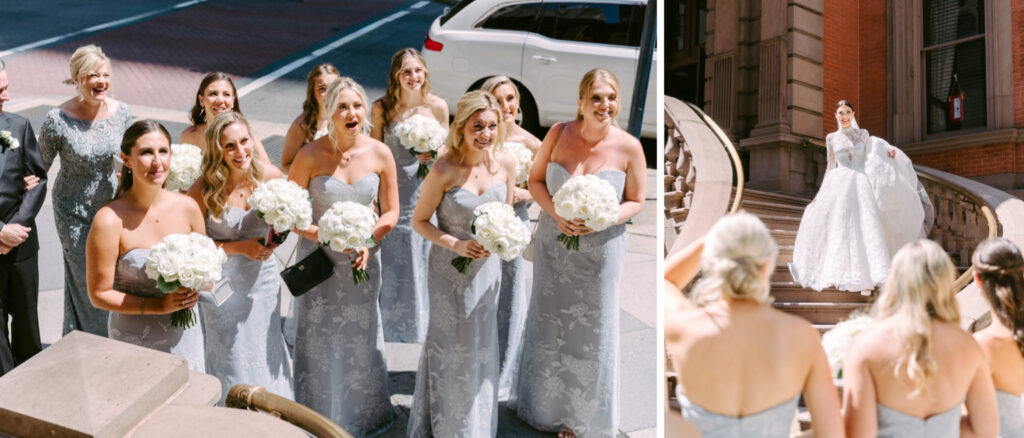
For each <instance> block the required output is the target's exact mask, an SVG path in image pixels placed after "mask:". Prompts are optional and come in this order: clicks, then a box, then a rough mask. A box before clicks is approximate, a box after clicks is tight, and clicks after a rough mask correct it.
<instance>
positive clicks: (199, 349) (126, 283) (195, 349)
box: [107, 248, 206, 373]
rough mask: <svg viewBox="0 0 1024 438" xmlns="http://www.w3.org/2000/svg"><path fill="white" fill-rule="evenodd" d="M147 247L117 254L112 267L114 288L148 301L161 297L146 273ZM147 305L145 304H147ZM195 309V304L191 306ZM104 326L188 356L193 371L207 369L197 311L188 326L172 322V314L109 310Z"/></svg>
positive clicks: (115, 335)
mask: <svg viewBox="0 0 1024 438" xmlns="http://www.w3.org/2000/svg"><path fill="white" fill-rule="evenodd" d="M148 256H149V250H148V249H143V248H136V249H133V250H130V251H128V252H126V253H124V254H122V255H121V256H120V257H118V258H117V265H115V267H114V290H116V291H120V292H124V293H126V294H130V295H135V296H138V297H144V298H153V299H154V300H152V301H151V300H146V302H147V303H154V305H155V299H156V298H160V297H163V295H164V293H163V292H161V291H160V289H157V287H156V281H155V280H150V279H149V277H147V276H146V257H148ZM147 307H148V306H147ZM192 311H193V312H194V311H195V308H193V309H192ZM108 314H109V320H108V321H107V328H108V329H109V331H110V339H116V340H118V341H124V342H127V343H129V344H135V345H139V346H143V347H146V348H152V349H154V350H159V351H163V352H166V353H171V354H175V355H178V356H181V357H183V358H185V359H186V360H188V367H189V369H191V370H192V371H198V372H201V373H202V372H206V363H205V359H204V353H203V330H202V328H201V326H202V323H201V322H200V318H199V315H196V324H195V325H193V326H192V327H190V328H188V329H184V328H182V327H175V326H173V325H171V315H170V314H164V315H149V314H146V315H132V314H126V313H118V312H108Z"/></svg>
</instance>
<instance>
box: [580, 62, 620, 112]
mask: <svg viewBox="0 0 1024 438" xmlns="http://www.w3.org/2000/svg"><path fill="white" fill-rule="evenodd" d="M598 80H604V81H607V82H608V84H609V85H611V86H612V89H613V90H615V101H616V102H619V103H620V104H621V102H622V96H620V95H619V78H617V77H615V73H612V72H610V71H608V70H605V69H603V68H595V69H592V70H590V71H588V72H586V73H585V74H584V75H583V79H581V80H580V100H581V101H582V102H581V103H580V105H579V106H577V108H576V120H583V102H586V101H587V98H589V97H590V89H591V88H592V87H593V86H594V82H597V81H598ZM620 109H621V108H619V105H616V106H615V114H612V123H614V124H615V126H619V122H618V119H617V117H618V116H619V110H620Z"/></svg>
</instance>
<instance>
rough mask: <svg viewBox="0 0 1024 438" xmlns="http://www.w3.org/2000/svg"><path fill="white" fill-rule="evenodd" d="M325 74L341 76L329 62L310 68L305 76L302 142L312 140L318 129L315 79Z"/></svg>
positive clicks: (318, 110) (318, 116) (318, 115)
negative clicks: (303, 135)
mask: <svg viewBox="0 0 1024 438" xmlns="http://www.w3.org/2000/svg"><path fill="white" fill-rule="evenodd" d="M326 74H333V75H335V76H341V73H340V72H338V69H337V68H335V67H334V65H332V64H331V63H329V62H325V63H323V64H320V65H318V66H316V67H313V70H310V71H309V75H308V76H306V101H305V102H302V124H301V125H300V126H301V127H302V129H303V134H305V138H304V139H303V141H302V142H303V143H309V142H311V141H313V137H315V136H316V131H317V130H319V129H320V127H319V126H317V123H318V121H319V120H320V104H318V103H316V79H317V78H319V77H320V76H323V75H326ZM328 85H329V84H328Z"/></svg>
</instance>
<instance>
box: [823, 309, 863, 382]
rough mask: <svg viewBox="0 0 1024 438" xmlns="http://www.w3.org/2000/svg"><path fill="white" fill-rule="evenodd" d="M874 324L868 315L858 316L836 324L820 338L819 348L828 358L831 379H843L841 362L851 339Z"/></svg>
mask: <svg viewBox="0 0 1024 438" xmlns="http://www.w3.org/2000/svg"><path fill="white" fill-rule="evenodd" d="M875 324H876V321H875V320H874V318H872V317H870V316H868V315H858V316H854V317H851V318H850V319H847V320H846V321H843V322H841V323H839V324H836V326H835V327H832V329H831V330H829V331H827V332H825V334H824V335H823V336H822V337H821V346H822V347H823V348H824V349H825V355H826V356H828V365H829V367H830V368H832V376H833V377H835V378H842V377H843V361H844V360H846V351H847V350H849V349H850V342H851V341H853V337H854V336H856V335H857V333H860V332H862V331H864V330H867V329H869V328H871V327H874V326H875Z"/></svg>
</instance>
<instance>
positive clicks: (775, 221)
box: [757, 214, 800, 233]
mask: <svg viewBox="0 0 1024 438" xmlns="http://www.w3.org/2000/svg"><path fill="white" fill-rule="evenodd" d="M757 217H758V218H760V219H761V222H764V225H765V226H766V227H768V229H769V230H771V231H772V232H775V231H776V230H783V231H792V232H793V233H796V230H797V229H799V228H800V217H799V216H779V215H774V214H759V215H757Z"/></svg>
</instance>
